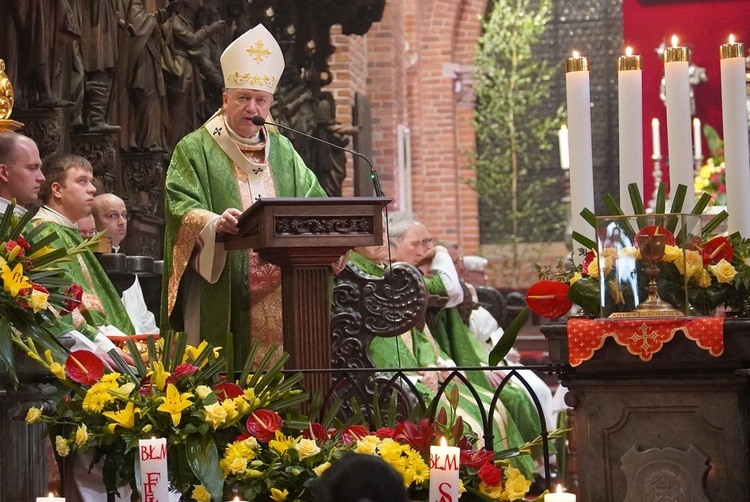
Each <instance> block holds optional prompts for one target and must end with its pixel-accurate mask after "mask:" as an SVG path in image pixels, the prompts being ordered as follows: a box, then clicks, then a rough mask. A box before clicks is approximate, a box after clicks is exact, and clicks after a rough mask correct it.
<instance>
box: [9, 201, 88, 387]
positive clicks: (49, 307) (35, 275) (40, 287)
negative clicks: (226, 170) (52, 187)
mask: <svg viewBox="0 0 750 502" xmlns="http://www.w3.org/2000/svg"><path fill="white" fill-rule="evenodd" d="M15 209H16V205H15V202H12V203H11V204H10V205H9V206H8V208H7V209H6V211H5V213H4V214H3V215H1V216H0V280H1V281H2V289H1V290H0V362H2V365H3V366H4V371H5V374H6V376H7V377H8V379H9V380H10V382H11V383H12V384H13V385H14V386H15V385H18V375H17V371H16V368H17V367H16V360H15V355H14V351H13V337H14V336H17V337H20V338H21V339H23V340H29V341H30V342H31V343H36V344H37V345H39V346H40V347H43V348H44V349H46V350H49V351H50V352H55V353H56V354H57V355H58V357H59V356H61V355H62V354H64V349H63V347H62V346H61V345H60V344H59V343H58V342H57V340H56V338H55V337H54V336H53V335H52V334H51V333H50V332H49V330H48V328H49V327H51V326H53V325H55V324H56V323H57V318H58V316H59V315H67V314H68V313H69V312H71V311H73V310H75V308H76V307H77V306H78V304H79V303H80V300H81V295H82V294H83V290H82V289H81V286H80V285H78V284H73V283H72V281H71V279H70V278H69V277H68V276H67V274H66V273H65V271H64V270H63V269H61V268H58V267H57V265H58V264H59V263H60V262H63V261H65V260H67V259H68V256H70V255H73V254H76V253H80V252H82V251H84V250H85V249H86V248H87V247H88V246H89V245H91V242H92V241H85V242H84V243H83V244H82V245H80V246H78V247H76V248H73V249H68V250H66V249H56V250H53V249H52V248H51V247H50V244H52V243H53V242H54V241H55V240H56V239H57V236H56V235H49V236H47V237H45V238H38V235H39V231H40V230H41V229H42V226H40V227H37V228H35V229H32V230H30V231H28V232H26V231H25V230H26V229H27V226H28V223H29V220H30V219H31V213H26V214H24V215H23V216H20V217H19V216H18V215H16V214H15ZM22 232H23V235H22Z"/></svg>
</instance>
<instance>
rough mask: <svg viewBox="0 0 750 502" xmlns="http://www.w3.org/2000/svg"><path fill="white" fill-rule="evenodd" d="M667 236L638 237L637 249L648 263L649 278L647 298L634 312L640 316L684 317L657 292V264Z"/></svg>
mask: <svg viewBox="0 0 750 502" xmlns="http://www.w3.org/2000/svg"><path fill="white" fill-rule="evenodd" d="M666 239H667V236H666V235H665V234H655V235H639V236H638V237H637V240H638V249H639V250H640V251H641V258H643V259H644V260H646V261H647V262H648V268H647V269H646V273H647V274H648V276H649V281H648V298H647V299H646V301H644V302H642V303H640V304H639V305H638V306H637V307H636V308H635V312H637V313H638V314H639V315H642V316H684V315H685V314H683V313H682V312H680V311H679V310H677V309H675V308H674V307H673V306H672V305H670V304H669V303H667V302H665V301H664V300H662V299H661V298H659V290H658V288H657V285H656V277H657V276H658V275H659V267H658V266H657V263H659V262H660V261H661V259H662V258H663V257H664V245H665V244H666Z"/></svg>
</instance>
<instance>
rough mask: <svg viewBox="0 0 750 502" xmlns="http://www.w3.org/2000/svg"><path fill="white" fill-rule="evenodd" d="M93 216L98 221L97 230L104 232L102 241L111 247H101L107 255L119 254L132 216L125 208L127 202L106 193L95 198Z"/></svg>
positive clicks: (92, 207)
mask: <svg viewBox="0 0 750 502" xmlns="http://www.w3.org/2000/svg"><path fill="white" fill-rule="evenodd" d="M91 214H92V215H94V220H95V221H96V229H97V230H98V231H99V232H102V231H103V232H104V235H103V236H102V241H104V242H107V241H108V242H109V246H104V248H102V247H101V246H100V247H99V251H102V252H105V253H119V252H120V243H121V242H122V241H123V239H125V235H126V234H127V232H128V220H129V219H130V214H128V210H127V208H126V207H125V201H124V200H122V199H121V198H119V197H118V196H117V195H115V194H113V193H105V194H101V195H97V196H96V197H94V204H93V205H92V206H91Z"/></svg>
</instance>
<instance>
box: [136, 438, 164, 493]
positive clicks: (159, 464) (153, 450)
mask: <svg viewBox="0 0 750 502" xmlns="http://www.w3.org/2000/svg"><path fill="white" fill-rule="evenodd" d="M138 459H139V463H140V467H141V498H142V499H143V500H150V501H154V502H166V501H168V500H169V478H168V472H167V440H166V439H165V438H151V439H140V440H138Z"/></svg>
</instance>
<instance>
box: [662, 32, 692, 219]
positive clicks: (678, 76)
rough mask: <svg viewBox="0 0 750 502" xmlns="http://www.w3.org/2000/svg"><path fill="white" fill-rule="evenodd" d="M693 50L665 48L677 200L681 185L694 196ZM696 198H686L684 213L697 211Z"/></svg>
mask: <svg viewBox="0 0 750 502" xmlns="http://www.w3.org/2000/svg"><path fill="white" fill-rule="evenodd" d="M689 55H690V51H689V49H688V48H687V47H680V46H678V45H677V36H676V35H675V36H673V37H672V47H667V48H666V49H664V81H665V84H666V94H667V146H668V149H669V193H670V196H671V198H672V200H674V195H675V191H676V190H677V186H678V185H685V186H686V187H688V191H689V193H690V194H692V187H693V147H692V144H691V138H690V82H689V73H688V72H689V70H688V61H689V59H690V56H689ZM692 200H693V197H685V205H683V210H685V211H690V210H691V209H692V208H693V204H692Z"/></svg>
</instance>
